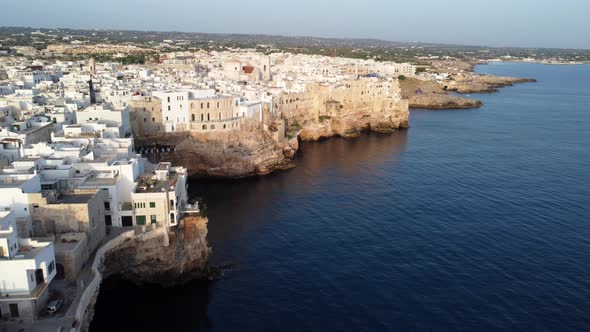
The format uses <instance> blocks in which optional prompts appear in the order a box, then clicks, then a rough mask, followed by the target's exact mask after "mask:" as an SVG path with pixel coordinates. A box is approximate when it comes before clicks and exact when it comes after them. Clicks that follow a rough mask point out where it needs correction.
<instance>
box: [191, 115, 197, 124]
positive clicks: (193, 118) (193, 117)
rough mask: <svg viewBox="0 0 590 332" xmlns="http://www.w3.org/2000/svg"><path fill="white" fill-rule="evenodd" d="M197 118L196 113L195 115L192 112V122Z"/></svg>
mask: <svg viewBox="0 0 590 332" xmlns="http://www.w3.org/2000/svg"><path fill="white" fill-rule="evenodd" d="M195 120H196V119H195V115H194V114H191V121H192V122H195Z"/></svg>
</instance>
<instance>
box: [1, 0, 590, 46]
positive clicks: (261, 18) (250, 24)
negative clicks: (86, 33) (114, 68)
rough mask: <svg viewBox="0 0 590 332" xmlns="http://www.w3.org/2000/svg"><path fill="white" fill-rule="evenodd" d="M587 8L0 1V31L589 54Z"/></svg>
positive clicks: (407, 1) (235, 0) (510, 1)
mask: <svg viewBox="0 0 590 332" xmlns="http://www.w3.org/2000/svg"><path fill="white" fill-rule="evenodd" d="M589 14H590V1H589V0H559V1H555V0H485V1H481V0H421V1H420V0H404V1H398V0H357V1H350V0H294V1H281V0H208V1H203V0H133V1H131V0H52V1H47V0H18V1H15V0H0V26H27V27H36V28H37V27H46V28H55V27H62V28H81V29H125V30H158V31H186V32H213V33H256V34H270V35H289V36H314V37H341V38H376V39H383V40H391V41H401V42H428V43H446V44H462V45H485V46H515V47H554V48H587V49H590V20H589V17H588V16H589Z"/></svg>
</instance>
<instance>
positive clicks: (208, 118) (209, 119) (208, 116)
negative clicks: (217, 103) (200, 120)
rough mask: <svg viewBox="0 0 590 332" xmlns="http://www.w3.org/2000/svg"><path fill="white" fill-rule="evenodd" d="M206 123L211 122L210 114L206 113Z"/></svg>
mask: <svg viewBox="0 0 590 332" xmlns="http://www.w3.org/2000/svg"><path fill="white" fill-rule="evenodd" d="M207 121H211V114H209V113H207Z"/></svg>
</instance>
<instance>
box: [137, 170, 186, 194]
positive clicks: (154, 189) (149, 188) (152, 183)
mask: <svg viewBox="0 0 590 332" xmlns="http://www.w3.org/2000/svg"><path fill="white" fill-rule="evenodd" d="M177 180H178V173H176V172H170V175H169V176H168V179H166V180H157V179H156V178H155V177H154V176H153V175H152V174H144V175H142V176H140V177H139V178H138V180H137V182H138V184H137V188H136V189H135V192H136V193H138V194H146V193H158V192H166V191H173V190H175V189H176V182H177Z"/></svg>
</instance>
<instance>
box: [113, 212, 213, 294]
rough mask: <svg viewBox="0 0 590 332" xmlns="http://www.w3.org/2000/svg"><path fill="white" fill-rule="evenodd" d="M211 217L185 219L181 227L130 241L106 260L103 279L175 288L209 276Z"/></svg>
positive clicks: (147, 234)
mask: <svg viewBox="0 0 590 332" xmlns="http://www.w3.org/2000/svg"><path fill="white" fill-rule="evenodd" d="M206 237H207V218H201V217H197V216H195V217H185V218H184V219H183V220H182V222H181V228H180V229H178V230H176V231H172V232H168V231H167V230H166V229H164V228H161V229H157V230H154V231H151V232H148V233H145V234H140V235H138V236H136V237H135V238H134V239H131V240H129V241H126V242H124V243H122V244H120V245H119V246H117V247H115V248H113V249H112V250H110V251H109V252H108V253H107V254H106V255H105V258H104V262H103V264H104V270H103V272H102V274H103V277H108V276H110V275H114V274H117V275H121V276H122V277H123V278H125V279H128V280H130V281H132V282H135V283H157V284H160V285H166V286H170V285H174V284H178V283H181V282H183V281H184V280H189V279H192V278H196V277H206V271H207V260H208V257H209V254H210V252H211V249H210V248H209V247H208V245H207V239H206Z"/></svg>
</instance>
